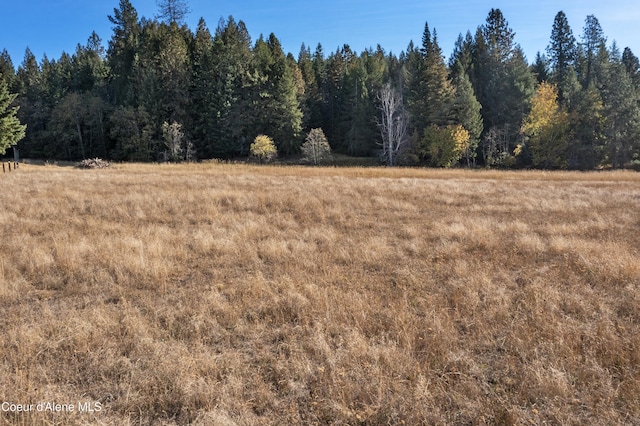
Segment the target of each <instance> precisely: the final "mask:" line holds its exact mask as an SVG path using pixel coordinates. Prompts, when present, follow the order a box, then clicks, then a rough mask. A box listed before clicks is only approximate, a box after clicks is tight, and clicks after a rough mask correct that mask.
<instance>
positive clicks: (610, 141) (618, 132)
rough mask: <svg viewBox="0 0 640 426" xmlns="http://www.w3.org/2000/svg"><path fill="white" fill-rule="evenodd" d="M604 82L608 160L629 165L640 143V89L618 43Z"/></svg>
mask: <svg viewBox="0 0 640 426" xmlns="http://www.w3.org/2000/svg"><path fill="white" fill-rule="evenodd" d="M609 56H610V58H611V62H610V63H609V65H608V66H607V68H606V71H605V78H604V79H603V83H602V91H601V93H602V100H603V105H604V113H605V114H604V115H605V129H604V134H605V135H606V138H607V139H606V143H607V148H608V149H607V153H608V162H609V163H610V164H611V166H612V167H614V168H622V167H625V166H627V165H628V164H629V163H630V162H631V159H632V157H633V153H634V152H637V150H638V147H639V146H640V145H639V143H638V140H640V93H639V92H638V90H637V88H636V87H634V85H633V81H632V79H631V76H630V75H629V74H628V72H627V70H626V67H625V64H624V63H623V62H622V58H621V56H620V52H619V51H618V50H617V47H616V45H615V43H614V44H613V47H612V48H611V52H610V55H609Z"/></svg>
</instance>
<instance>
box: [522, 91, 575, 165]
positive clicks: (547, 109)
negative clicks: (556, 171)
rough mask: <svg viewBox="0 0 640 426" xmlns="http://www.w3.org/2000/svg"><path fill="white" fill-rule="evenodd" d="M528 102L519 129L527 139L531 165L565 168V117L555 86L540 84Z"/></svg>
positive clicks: (566, 128) (566, 124)
mask: <svg viewBox="0 0 640 426" xmlns="http://www.w3.org/2000/svg"><path fill="white" fill-rule="evenodd" d="M531 103H532V105H531V111H530V112H529V114H527V116H526V118H525V120H524V123H523V125H522V132H523V133H524V134H525V135H526V136H527V138H528V140H527V144H528V148H529V151H530V152H531V157H532V161H533V165H534V166H536V167H542V168H545V169H549V168H565V167H566V166H567V160H566V156H567V131H568V129H569V117H568V114H567V113H566V112H565V111H563V110H562V109H561V108H560V105H559V104H558V91H557V88H556V86H555V85H553V84H550V83H546V82H543V83H541V84H540V85H539V86H538V89H537V90H536V93H535V95H534V96H533V100H532V102H531Z"/></svg>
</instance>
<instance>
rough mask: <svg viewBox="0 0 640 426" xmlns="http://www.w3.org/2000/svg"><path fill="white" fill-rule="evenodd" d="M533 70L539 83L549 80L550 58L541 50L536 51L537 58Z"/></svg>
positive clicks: (532, 66)
mask: <svg viewBox="0 0 640 426" xmlns="http://www.w3.org/2000/svg"><path fill="white" fill-rule="evenodd" d="M531 72H532V73H533V75H535V77H536V80H537V81H538V83H542V82H543V81H549V77H550V74H549V60H548V59H547V57H546V56H545V55H543V54H541V53H540V52H538V53H536V59H535V60H534V61H533V64H532V65H531Z"/></svg>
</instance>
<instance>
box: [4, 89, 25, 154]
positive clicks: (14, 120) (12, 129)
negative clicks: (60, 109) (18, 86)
mask: <svg viewBox="0 0 640 426" xmlns="http://www.w3.org/2000/svg"><path fill="white" fill-rule="evenodd" d="M17 96H18V94H17V93H16V94H11V93H9V88H8V87H7V83H6V81H4V80H3V79H0V154H1V155H4V154H5V152H7V148H9V147H11V146H13V145H15V144H17V143H18V142H19V141H20V140H22V139H23V138H24V137H25V131H26V127H27V126H26V125H24V124H21V123H20V120H19V119H18V117H17V115H16V113H17V111H18V107H17V106H14V105H13V102H14V101H15V99H16V97H17Z"/></svg>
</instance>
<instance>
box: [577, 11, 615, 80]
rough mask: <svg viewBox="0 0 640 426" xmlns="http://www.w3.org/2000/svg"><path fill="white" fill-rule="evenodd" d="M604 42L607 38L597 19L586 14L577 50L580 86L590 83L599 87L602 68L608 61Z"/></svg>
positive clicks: (602, 75)
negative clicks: (580, 41)
mask: <svg viewBox="0 0 640 426" xmlns="http://www.w3.org/2000/svg"><path fill="white" fill-rule="evenodd" d="M606 44H607V38H606V37H605V36H604V31H602V27H601V26H600V22H599V21H598V19H597V18H596V17H595V16H593V15H589V16H587V19H586V21H585V26H584V32H583V35H582V43H581V44H580V46H579V51H578V58H579V61H578V67H577V68H578V69H579V75H580V80H581V82H582V87H584V88H587V87H589V85H591V84H594V85H595V87H600V85H601V84H602V83H603V79H604V69H605V66H606V63H607V62H608V61H609V57H608V56H609V55H608V51H607V46H606Z"/></svg>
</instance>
